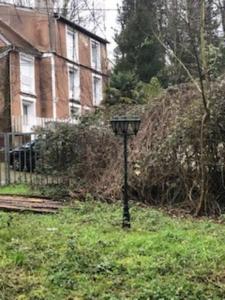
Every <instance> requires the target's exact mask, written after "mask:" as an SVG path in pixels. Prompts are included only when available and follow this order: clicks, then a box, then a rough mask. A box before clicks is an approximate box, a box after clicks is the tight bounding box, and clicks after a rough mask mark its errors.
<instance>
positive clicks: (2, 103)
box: [0, 4, 108, 132]
mask: <svg viewBox="0 0 225 300" xmlns="http://www.w3.org/2000/svg"><path fill="white" fill-rule="evenodd" d="M106 48H107V41H106V40H105V39H103V38H101V37H99V36H97V35H95V34H93V33H92V32H90V31H88V30H86V29H84V28H83V27H81V26H79V25H77V24H75V23H72V22H71V21H69V20H67V19H66V18H64V17H62V16H61V15H59V14H56V13H52V14H47V13H46V12H45V11H44V10H38V9H30V8H24V7H15V6H12V5H10V4H7V5H6V4H5V5H4V4H0V132H1V131H4V132H5V131H12V132H29V131H31V129H32V127H34V126H36V125H44V124H46V123H47V122H51V121H65V120H68V121H71V122H76V120H77V117H78V116H79V115H81V114H83V113H85V112H86V111H89V110H92V109H94V108H95V107H96V106H98V105H100V103H101V101H102V99H103V92H104V87H105V85H106V83H107V79H108V70H107V49H106Z"/></svg>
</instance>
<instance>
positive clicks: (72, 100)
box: [69, 98, 81, 105]
mask: <svg viewBox="0 0 225 300" xmlns="http://www.w3.org/2000/svg"><path fill="white" fill-rule="evenodd" d="M69 101H70V103H71V104H73V103H74V104H78V105H81V102H80V100H76V99H74V98H70V99H69Z"/></svg>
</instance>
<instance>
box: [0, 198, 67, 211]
mask: <svg viewBox="0 0 225 300" xmlns="http://www.w3.org/2000/svg"><path fill="white" fill-rule="evenodd" d="M60 208H63V204H62V203H60V202H58V201H52V200H48V199H40V198H27V197H19V196H0V210H5V211H20V212H22V211H30V212H34V213H56V212H57V211H58V210H59V209H60Z"/></svg>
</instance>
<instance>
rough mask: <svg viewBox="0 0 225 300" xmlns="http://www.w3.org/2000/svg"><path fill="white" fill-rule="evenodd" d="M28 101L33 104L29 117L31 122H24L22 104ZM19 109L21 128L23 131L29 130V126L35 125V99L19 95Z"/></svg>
mask: <svg viewBox="0 0 225 300" xmlns="http://www.w3.org/2000/svg"><path fill="white" fill-rule="evenodd" d="M24 102H25V103H30V104H31V105H33V109H34V111H33V116H32V118H31V120H32V123H28V124H24V114H23V104H24ZM20 110H21V119H22V128H23V130H22V131H23V132H30V131H31V128H32V127H33V126H35V125H36V118H37V111H36V99H35V98H33V97H28V96H20Z"/></svg>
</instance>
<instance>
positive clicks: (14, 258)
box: [0, 202, 225, 300]
mask: <svg viewBox="0 0 225 300" xmlns="http://www.w3.org/2000/svg"><path fill="white" fill-rule="evenodd" d="M120 225H121V209H120V206H119V205H109V204H102V203H92V202H86V203H80V202H77V203H76V204H75V208H74V209H73V210H72V209H70V210H64V211H62V212H61V213H59V214H58V215H33V214H16V213H13V214H8V213H3V212H2V213H0V299H1V300H2V299H4V300H11V299H12V300H16V299H17V300H27V299H32V300H34V299H35V300H40V299H43V300H53V299H54V300H64V299H67V300H69V299H71V300H72V299H110V300H116V299H119V300H123V299H139V300H142V299H168V300H171V299H193V300H196V299H213V300H214V299H224V295H225V271H224V270H225V251H224V243H225V225H222V224H215V223H214V222H213V221H211V220H205V221H203V220H202V221H193V220H192V219H177V218H170V217H169V216H166V215H164V214H163V213H162V212H158V211H156V210H152V209H150V208H140V207H138V206H136V205H133V206H132V229H131V230H130V231H124V230H122V229H121V226H120Z"/></svg>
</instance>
